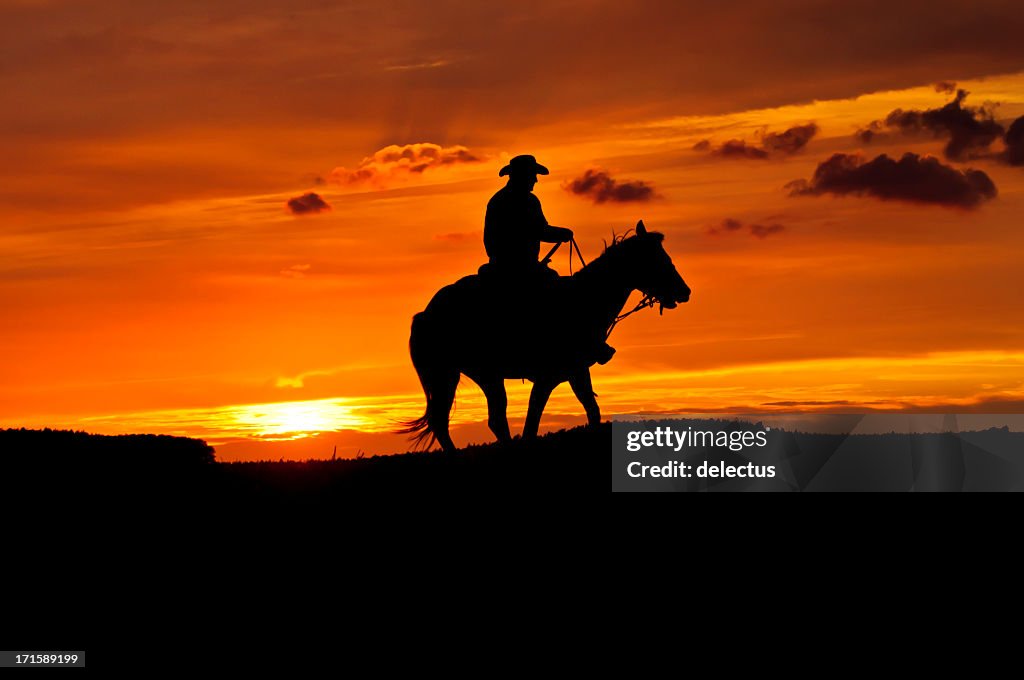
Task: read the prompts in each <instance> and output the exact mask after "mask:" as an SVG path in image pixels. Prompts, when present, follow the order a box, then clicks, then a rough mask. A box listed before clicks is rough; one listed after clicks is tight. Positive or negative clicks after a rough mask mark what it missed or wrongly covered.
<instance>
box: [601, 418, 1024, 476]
mask: <svg viewBox="0 0 1024 680" xmlns="http://www.w3.org/2000/svg"><path fill="white" fill-rule="evenodd" d="M612 490H613V491H1017V490H1024V414H1010V415H1006V414H968V415H956V414H876V413H873V414H770V415H765V414H760V415H722V416H709V415H707V414H699V415H689V414H683V415H662V414H659V415H649V416H643V415H640V416H625V417H616V418H615V419H613V421H612Z"/></svg>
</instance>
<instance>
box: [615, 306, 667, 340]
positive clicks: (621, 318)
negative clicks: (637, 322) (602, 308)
mask: <svg viewBox="0 0 1024 680" xmlns="http://www.w3.org/2000/svg"><path fill="white" fill-rule="evenodd" d="M656 304H658V299H657V298H656V297H654V296H653V295H644V297H643V299H642V300H640V302H638V303H636V307H634V308H633V309H631V310H629V311H628V312H626V313H625V314H619V315H618V316H617V317H615V318H614V319H613V320H612V323H611V325H610V326H608V330H607V331H606V332H605V334H604V339H605V340H607V339H608V338H610V337H611V336H612V331H613V330H615V324H617V323H619V322H620V321H622V320H623V319H625V318H626V317H627V316H629V315H630V314H633V313H635V312H639V311H640V310H641V309H645V308H647V307H653V306H654V305H656ZM661 310H662V313H664V311H665V308H664V307H662V308H661Z"/></svg>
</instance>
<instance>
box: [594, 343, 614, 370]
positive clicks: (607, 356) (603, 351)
mask: <svg viewBox="0 0 1024 680" xmlns="http://www.w3.org/2000/svg"><path fill="white" fill-rule="evenodd" d="M614 354H615V348H614V347H612V346H611V345H609V344H608V343H607V342H602V343H600V344H599V345H598V346H597V349H596V352H595V357H596V361H597V363H599V364H601V365H602V366H604V365H605V364H607V363H608V362H609V361H611V360H612V356H614Z"/></svg>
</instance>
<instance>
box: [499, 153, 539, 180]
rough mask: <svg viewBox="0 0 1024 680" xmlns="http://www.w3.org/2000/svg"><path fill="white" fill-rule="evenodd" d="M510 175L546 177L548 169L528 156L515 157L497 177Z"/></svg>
mask: <svg viewBox="0 0 1024 680" xmlns="http://www.w3.org/2000/svg"><path fill="white" fill-rule="evenodd" d="M512 174H531V175H546V174H548V169H547V168H545V167H544V166H543V165H541V164H540V163H538V162H537V159H536V158H534V157H533V156H530V155H523V156H516V157H515V158H513V159H512V160H510V161H509V162H508V165H506V166H505V167H503V168H502V169H501V172H499V173H498V177H504V176H505V175H512Z"/></svg>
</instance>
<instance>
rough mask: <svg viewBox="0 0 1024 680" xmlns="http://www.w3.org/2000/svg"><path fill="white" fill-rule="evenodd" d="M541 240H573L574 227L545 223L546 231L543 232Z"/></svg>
mask: <svg viewBox="0 0 1024 680" xmlns="http://www.w3.org/2000/svg"><path fill="white" fill-rule="evenodd" d="M540 240H541V241H544V242H545V243H564V242H565V241H571V240H572V229H566V228H565V227H555V226H552V225H550V224H548V225H545V227H544V231H543V232H541V236H540Z"/></svg>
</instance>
